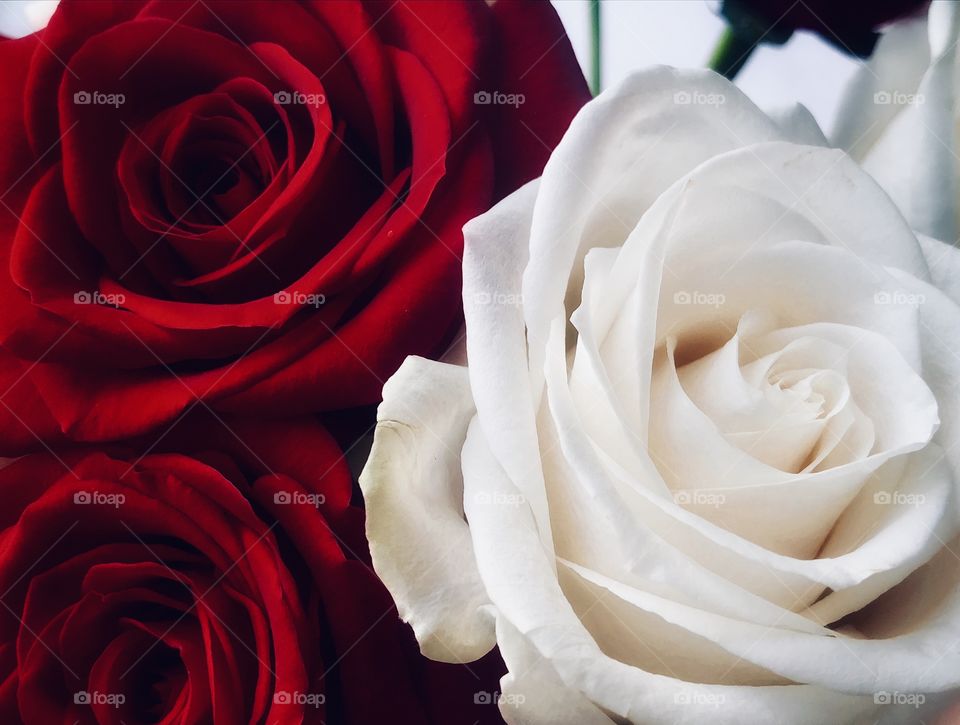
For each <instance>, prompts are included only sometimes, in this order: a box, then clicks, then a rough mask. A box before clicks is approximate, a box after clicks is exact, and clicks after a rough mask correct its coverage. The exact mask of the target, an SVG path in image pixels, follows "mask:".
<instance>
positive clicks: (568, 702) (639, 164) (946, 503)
mask: <svg viewBox="0 0 960 725" xmlns="http://www.w3.org/2000/svg"><path fill="white" fill-rule="evenodd" d="M721 100H722V102H721ZM792 119H793V121H792V124H791V126H790V128H789V129H784V128H783V127H782V126H780V125H778V124H776V123H774V122H773V121H771V120H770V119H769V118H768V117H766V116H765V115H763V114H762V113H761V112H760V111H759V110H758V109H757V108H756V107H755V106H754V105H753V104H752V103H751V102H750V101H749V100H747V99H746V97H744V96H743V95H742V94H741V93H740V92H739V91H738V90H737V89H736V88H735V87H733V86H732V85H730V84H728V83H727V82H726V81H724V80H723V79H721V78H720V77H719V76H716V75H714V74H712V73H707V72H681V71H676V70H672V69H664V68H660V69H655V70H651V71H648V72H644V73H640V74H637V75H635V76H633V77H631V78H630V79H628V80H627V81H626V82H624V83H623V84H622V85H621V86H619V87H618V88H615V89H611V90H610V91H608V92H606V93H604V94H603V95H602V96H601V97H599V98H597V99H596V100H594V101H593V102H591V103H590V104H588V105H587V106H586V107H585V108H584V109H583V110H582V111H581V112H580V114H579V115H578V116H577V118H576V119H575V120H574V122H573V124H572V125H571V127H570V129H569V130H568V132H567V134H566V136H565V137H564V139H563V141H562V142H561V143H560V145H559V146H558V147H557V149H556V151H555V152H554V154H553V156H552V158H551V159H550V161H549V163H548V164H547V167H546V169H545V170H544V174H543V177H542V178H541V179H539V180H538V181H535V182H531V183H530V184H528V185H527V186H526V187H524V188H522V189H520V190H519V191H517V192H516V193H515V194H513V195H512V196H510V197H508V198H507V199H505V200H504V201H503V202H502V203H500V204H499V205H498V206H497V207H495V208H494V209H493V210H491V211H490V212H488V213H487V214H484V215H483V216H481V217H479V218H478V219H475V220H473V221H472V222H470V223H469V224H468V225H467V226H466V228H465V230H464V232H465V237H466V253H465V257H464V266H463V271H464V290H463V299H464V311H465V317H466V329H467V353H468V359H469V367H466V368H465V367H458V366H454V365H447V364H443V363H437V362H430V361H427V360H423V359H420V358H409V359H408V360H407V361H406V362H405V363H404V365H403V366H402V367H401V369H400V370H399V371H398V372H397V374H396V375H395V376H394V377H393V378H392V379H391V380H390V381H389V382H388V383H387V385H386V387H385V388H384V402H383V404H382V405H381V407H380V410H379V415H378V419H379V424H378V427H377V431H376V436H375V441H374V445H373V450H372V452H371V456H370V460H369V462H368V464H367V467H366V469H365V470H364V473H363V475H362V476H361V485H362V487H363V492H364V496H365V498H366V502H367V512H368V514H367V515H368V519H367V534H368V537H369V539H370V546H371V551H372V555H373V562H374V565H375V567H376V570H377V572H378V573H379V574H380V576H381V577H382V578H383V580H384V582H385V583H386V585H387V586H388V587H389V589H390V591H391V592H392V594H393V596H394V598H395V600H396V603H397V606H398V610H399V612H400V615H401V616H402V617H403V619H404V620H406V621H407V622H409V623H410V625H411V626H412V627H413V629H414V632H415V633H416V636H417V638H418V640H419V642H420V646H421V648H422V650H423V652H424V653H425V654H426V655H427V656H428V657H431V658H434V659H437V660H445V661H469V660H472V659H475V658H477V657H480V656H481V655H483V654H484V653H485V652H487V651H488V650H489V649H491V648H492V647H493V646H494V645H495V644H496V645H499V647H500V651H501V654H502V655H503V658H504V660H505V662H506V664H507V667H508V669H509V673H508V674H507V675H506V676H505V677H504V679H503V681H502V683H501V685H502V690H503V693H504V697H503V698H502V699H501V700H500V708H501V712H502V714H503V716H504V718H505V719H506V720H507V721H508V722H509V723H525V724H531V725H557V724H561V725H562V724H569V725H592V724H594V723H611V722H616V723H644V724H650V723H654V724H657V723H664V724H665V723H708V722H709V723H731V724H737V725H742V724H750V725H756V724H759V723H810V724H812V725H813V724H815V725H824V724H826V723H830V724H831V725H833V724H834V723H853V722H861V721H866V722H871V723H873V722H876V721H878V720H879V721H884V722H911V723H912V722H917V721H918V717H919V714H921V713H924V712H925V710H923V709H922V708H921V706H922V707H923V708H929V707H930V706H931V703H934V702H935V701H937V700H938V696H937V695H935V693H947V692H948V691H949V690H950V689H951V688H956V687H957V686H958V684H960V566H958V558H957V554H956V553H955V552H956V548H954V550H953V551H951V550H950V548H948V546H947V542H952V541H953V540H954V537H955V536H956V535H957V531H958V518H960V516H958V510H957V500H956V496H955V482H956V480H957V479H956V472H957V470H958V469H957V467H958V465H960V446H958V441H960V391H958V385H957V383H958V380H960V356H958V351H960V350H958V348H960V345H958V340H960V337H958V335H960V307H958V304H957V302H956V300H954V299H951V298H950V297H948V296H947V295H946V294H944V293H943V292H942V291H940V290H939V289H938V287H937V286H935V285H934V284H932V283H931V279H932V278H933V277H937V276H943V277H948V276H951V275H953V276H960V253H958V252H956V251H955V250H953V249H951V248H948V247H946V246H945V245H940V243H939V242H929V243H928V244H927V246H926V247H923V246H921V245H920V243H918V240H917V237H916V236H915V235H914V234H913V233H912V232H911V230H910V228H909V226H908V225H907V224H906V223H905V221H904V220H903V219H902V218H901V216H900V214H899V213H898V211H897V209H896V208H895V207H894V205H893V204H892V203H891V202H890V200H889V198H888V197H887V196H886V195H885V194H884V193H883V192H882V191H881V189H880V188H879V187H878V186H877V185H876V183H875V182H874V181H873V180H872V179H871V178H870V177H869V176H868V175H867V174H865V173H864V172H863V171H862V170H861V169H860V168H859V167H857V166H856V165H855V164H854V163H853V162H852V161H851V160H850V159H849V158H848V157H847V156H845V155H844V154H843V153H842V152H839V151H835V150H829V149H826V148H823V147H814V146H805V145H800V144H797V143H794V140H796V139H810V138H812V137H815V136H816V133H815V129H813V128H812V127H811V126H810V125H809V117H808V116H804V115H803V114H800V113H798V114H795V115H794V116H793V117H792ZM935 245H939V246H935ZM934 263H935V264H936V268H935V269H931V268H930V266H931V265H932V264H934ZM931 272H933V273H934V274H933V276H931ZM953 545H954V547H956V544H955V543H954V544H953ZM508 696H509V697H508ZM939 697H940V698H942V697H943V695H942V694H941V695H940V696H939Z"/></svg>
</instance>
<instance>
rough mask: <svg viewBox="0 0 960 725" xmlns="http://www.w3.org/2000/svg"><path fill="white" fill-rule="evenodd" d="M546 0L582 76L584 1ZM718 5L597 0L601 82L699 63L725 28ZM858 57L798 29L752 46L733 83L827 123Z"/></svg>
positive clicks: (586, 30) (760, 101)
mask: <svg viewBox="0 0 960 725" xmlns="http://www.w3.org/2000/svg"><path fill="white" fill-rule="evenodd" d="M836 1H837V2H848V1H849V0H836ZM552 2H553V5H554V7H555V8H556V9H557V12H558V13H559V14H560V17H561V19H562V20H563V24H564V26H565V27H566V29H567V34H568V35H569V36H570V40H571V41H572V43H573V48H574V50H575V51H576V53H577V57H578V58H579V59H580V64H581V65H582V66H583V67H584V71H585V73H587V75H588V77H589V65H588V64H589V55H590V10H589V3H588V2H587V0H552ZM719 5H720V3H719V2H717V1H716V0H714V1H709V0H601V6H602V10H601V12H602V15H603V21H602V22H603V24H602V28H603V36H602V40H603V44H602V53H603V59H602V61H603V62H602V67H603V87H604V88H607V87H609V86H611V85H613V84H615V83H617V82H618V81H620V80H621V79H622V78H623V77H624V76H626V75H628V74H629V73H630V71H632V70H636V69H637V68H643V67H646V66H649V65H656V64H663V65H672V66H678V67H688V68H702V67H703V66H704V65H705V64H706V62H707V59H708V58H709V57H710V53H711V52H712V50H713V47H714V45H715V44H716V42H717V39H718V38H719V37H720V32H721V31H722V30H723V28H724V20H723V18H722V17H720V15H719ZM858 63H859V61H858V60H856V59H853V58H850V57H848V56H846V55H844V54H843V53H841V52H840V51H838V50H835V49H834V48H833V47H832V46H830V45H828V44H827V43H826V42H824V41H822V40H820V39H819V38H818V37H817V36H815V35H813V34H812V33H806V32H797V33H794V34H793V37H792V38H790V40H789V41H788V42H787V43H786V44H785V45H782V46H768V45H764V46H761V47H760V48H758V49H757V50H756V51H754V53H753V55H751V56H750V59H749V60H748V61H747V65H746V66H745V67H744V68H743V70H741V71H740V74H739V75H738V76H737V85H738V86H740V88H742V89H743V91H744V92H745V93H746V94H747V95H748V96H750V98H752V99H753V101H754V102H755V103H756V104H757V105H759V106H761V107H762V108H765V109H771V108H778V107H782V106H786V105H788V104H790V103H793V102H794V101H799V102H801V103H802V104H803V105H805V106H806V107H807V108H809V109H810V111H811V112H812V113H813V115H814V117H815V118H816V119H817V121H819V122H820V125H821V126H822V127H823V128H824V130H826V131H829V130H830V129H832V127H833V122H834V118H835V116H836V111H837V105H838V102H839V98H840V94H841V92H842V90H843V88H844V86H845V85H846V83H847V81H848V79H849V78H850V77H851V75H853V73H854V71H855V70H856V69H857V67H858Z"/></svg>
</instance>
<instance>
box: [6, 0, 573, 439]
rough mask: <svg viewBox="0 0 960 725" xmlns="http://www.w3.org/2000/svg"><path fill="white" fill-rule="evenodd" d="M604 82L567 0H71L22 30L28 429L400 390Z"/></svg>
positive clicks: (18, 289) (19, 359) (18, 71)
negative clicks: (575, 33) (389, 386)
mask: <svg viewBox="0 0 960 725" xmlns="http://www.w3.org/2000/svg"><path fill="white" fill-rule="evenodd" d="M586 98H587V90H586V84H585V82H584V80H583V76H582V74H581V73H580V70H579V67H578V66H577V63H576V59H575V58H574V56H573V51H572V49H571V47H570V44H569V42H568V41H567V39H566V37H565V36H564V34H563V30H562V27H561V25H560V22H559V19H558V17H557V16H556V13H555V12H554V11H553V9H552V8H551V7H550V5H549V4H548V3H546V2H544V3H526V2H524V3H519V2H510V1H508V2H503V3H500V2H498V3H496V4H494V5H492V6H490V5H488V4H486V3H484V2H413V3H407V2H359V1H353V0H338V1H337V2H304V3H295V2H274V1H270V2H256V1H252V2H246V1H245V2H220V1H217V0H210V1H209V2H196V3H190V2H186V3H184V2H165V1H158V2H138V1H135V0H129V1H128V0H123V1H116V2H107V1H102V2H101V1H97V0H83V1H71V0H67V1H65V2H62V3H61V4H60V6H59V7H58V9H57V11H56V13H55V14H54V15H53V17H52V19H51V21H50V23H49V25H48V26H47V27H46V28H45V29H44V30H42V31H39V32H38V33H36V34H34V35H31V36H28V37H25V38H22V39H18V40H0V129H2V133H3V139H4V148H3V152H2V153H0V202H2V203H0V252H2V258H0V303H2V305H3V310H4V312H3V315H2V322H0V346H2V352H0V390H2V391H5V393H4V396H3V403H4V406H3V407H2V408H0V432H2V434H3V435H2V439H3V444H2V447H3V448H4V449H5V450H7V451H20V450H22V449H23V448H24V447H25V446H27V445H33V446H35V447H38V448H39V446H38V445H37V443H36V440H35V439H36V438H40V439H41V440H42V441H43V442H50V441H56V440H58V439H59V438H61V437H63V436H64V435H66V436H67V437H70V438H72V439H74V440H82V441H95V440H110V439H116V438H121V437H125V436H130V435H139V434H142V433H144V432H146V431H149V430H151V429H153V428H155V427H157V426H159V425H162V424H165V423H167V422H169V421H171V420H174V419H175V418H176V417H177V416H178V415H180V414H181V413H182V412H183V411H184V410H185V409H186V408H187V407H188V406H190V405H192V404H194V403H195V402H196V400H197V399H198V398H199V399H201V400H202V401H204V403H206V404H209V405H211V406H212V407H215V408H216V409H217V410H218V411H234V412H244V413H251V414H257V415H267V414H269V415H274V416H279V415H290V414H295V413H298V412H305V411H315V410H336V409H341V408H346V407H352V406H358V405H364V404H370V403H374V402H377V401H378V400H379V393H380V389H381V387H382V381H383V379H385V378H386V377H387V376H388V375H389V374H390V373H392V372H393V371H394V370H395V369H396V367H397V366H398V365H399V364H400V363H401V362H402V360H403V358H404V357H405V355H407V354H408V353H417V354H422V355H428V356H430V355H439V354H441V353H442V352H443V350H444V349H445V348H446V347H447V346H448V345H449V343H450V341H451V338H452V336H453V335H454V334H455V333H456V332H457V331H458V330H459V328H460V326H461V325H462V320H461V319H460V312H459V302H458V301H457V300H458V296H459V290H460V267H461V260H460V256H461V253H462V245H463V241H462V234H461V227H462V226H463V224H464V222H465V221H467V220H468V219H469V218H470V217H472V216H475V215H476V214H478V213H480V212H482V211H485V210H486V209H488V208H489V207H490V205H491V203H492V202H493V201H494V200H497V199H499V198H501V197H503V196H504V195H505V194H507V193H508V192H510V191H513V190H514V189H516V188H517V187H518V186H519V185H520V184H521V183H523V182H525V181H527V180H529V179H531V178H533V177H534V176H536V175H537V174H539V173H540V171H541V170H542V167H543V163H544V161H545V160H546V158H547V155H548V153H549V150H550V149H551V148H552V147H553V145H554V144H555V143H556V141H557V140H558V139H559V137H560V135H561V133H562V131H563V129H564V128H565V127H566V125H567V124H568V123H569V120H570V118H571V117H572V116H573V113H574V112H575V110H576V109H577V108H578V107H579V106H580V105H581V103H582V102H583V101H584V100H586ZM14 384H15V385H14ZM11 386H14V387H15V389H12V390H11Z"/></svg>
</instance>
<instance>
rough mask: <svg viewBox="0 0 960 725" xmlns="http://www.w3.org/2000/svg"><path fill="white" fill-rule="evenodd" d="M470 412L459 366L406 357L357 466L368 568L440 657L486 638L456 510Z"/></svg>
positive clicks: (473, 651)
mask: <svg viewBox="0 0 960 725" xmlns="http://www.w3.org/2000/svg"><path fill="white" fill-rule="evenodd" d="M473 418H474V406H473V400H472V398H471V396H470V386H469V382H468V379H467V370H466V368H462V367H457V366H454V365H447V364H444V363H436V362H432V361H429V360H424V359H423V358H417V357H409V358H407V359H406V361H405V362H404V363H403V365H402V366H401V367H400V369H399V370H398V371H397V372H396V373H395V374H394V376H393V377H392V378H390V380H388V381H387V384H386V385H385V386H384V389H383V403H381V404H380V407H379V409H378V410H377V428H376V432H375V434H374V443H373V449H372V450H371V453H370V459H369V461H368V462H367V465H366V468H365V469H364V471H363V473H362V474H361V476H360V487H361V489H362V490H363V496H364V500H365V501H366V508H367V523H366V526H367V539H368V541H369V542H370V555H371V558H372V560H373V565H374V568H375V569H376V572H377V574H378V575H379V577H380V578H381V579H382V580H383V582H384V584H386V585H387V588H388V589H389V590H390V593H391V595H393V598H394V601H395V602H396V604H397V610H398V611H399V613H400V617H401V618H402V619H403V620H404V621H405V622H408V623H409V624H410V626H411V627H413V631H414V633H415V634H416V636H417V640H418V642H419V643H420V648H421V650H422V651H423V653H424V654H425V655H426V656H427V657H430V658H431V659H435V660H440V661H443V662H470V661H473V660H475V659H477V658H479V657H481V656H482V655H484V654H485V653H486V652H488V651H489V650H490V649H491V648H492V647H493V646H494V645H495V644H496V640H495V635H494V626H493V621H492V618H491V617H490V616H489V615H488V614H487V613H486V612H485V611H484V608H485V606H486V605H487V604H488V603H489V598H488V597H487V595H486V592H485V590H484V587H483V584H482V582H481V581H480V576H479V574H478V572H477V566H476V564H475V563H474V556H473V546H472V544H471V540H470V532H469V528H468V527H467V524H466V522H465V521H464V520H463V504H462V499H463V480H462V477H461V474H460V449H461V447H462V445H463V441H464V438H465V437H466V432H467V425H468V424H469V422H470V421H471V420H472V419H473Z"/></svg>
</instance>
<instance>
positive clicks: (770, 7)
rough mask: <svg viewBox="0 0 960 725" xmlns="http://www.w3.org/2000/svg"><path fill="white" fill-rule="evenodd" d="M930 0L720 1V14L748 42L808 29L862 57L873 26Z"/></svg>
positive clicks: (873, 37) (783, 38)
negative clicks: (851, 0)
mask: <svg viewBox="0 0 960 725" xmlns="http://www.w3.org/2000/svg"><path fill="white" fill-rule="evenodd" d="M929 2H930V0H871V2H863V3H860V2H838V0H801V1H798V0H724V2H723V14H724V15H725V16H726V17H727V19H728V20H729V21H730V22H731V23H732V24H733V26H734V27H735V28H736V29H738V30H739V31H741V33H742V34H743V36H744V38H745V39H751V40H752V41H753V42H756V41H764V42H776V43H782V42H785V41H786V39H787V38H789V37H790V35H791V34H792V33H793V31H794V30H811V31H813V32H815V33H818V34H819V35H820V36H821V37H822V38H823V39H824V40H826V41H827V42H829V43H831V44H832V45H834V46H836V47H837V48H838V49H840V50H842V51H845V52H847V53H850V54H852V55H857V56H861V57H866V56H868V55H870V54H871V53H872V52H873V48H874V46H875V45H876V43H877V39H878V38H879V37H880V36H879V35H878V34H877V30H878V29H880V28H881V27H882V26H883V25H885V24H887V23H890V22H892V21H894V20H896V19H898V18H901V17H905V16H907V15H910V14H912V13H915V12H918V11H920V9H921V8H923V7H925V6H926V5H928V4H929Z"/></svg>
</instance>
